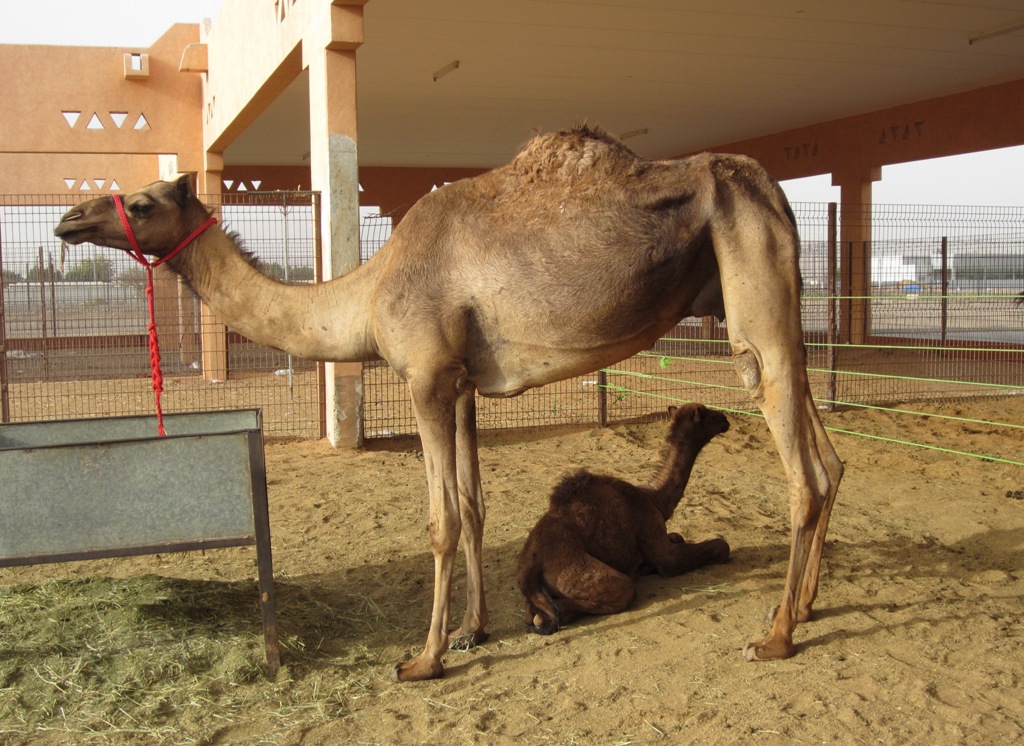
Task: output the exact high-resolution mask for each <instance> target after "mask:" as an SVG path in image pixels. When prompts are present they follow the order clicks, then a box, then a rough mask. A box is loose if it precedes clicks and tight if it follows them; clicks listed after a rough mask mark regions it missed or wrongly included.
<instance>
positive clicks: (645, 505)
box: [518, 404, 729, 635]
mask: <svg viewBox="0 0 1024 746" xmlns="http://www.w3.org/2000/svg"><path fill="white" fill-rule="evenodd" d="M669 413H670V414H671V415H672V423H671V425H670V427H669V433H668V438H667V440H668V445H669V452H668V455H667V456H666V458H665V463H664V464H663V465H662V468H661V473H660V474H659V476H658V478H657V479H656V480H655V482H654V483H653V484H652V485H650V486H647V487H637V486H635V485H632V484H630V483H629V482H625V481H623V480H621V479H616V478H614V477H609V476H603V475H599V474H592V473H591V472H589V471H587V470H585V469H581V470H580V471H578V472H576V473H575V474H573V475H572V476H569V477H566V478H565V479H563V480H562V481H561V482H560V483H559V484H558V486H556V487H555V489H554V491H553V492H552V493H551V498H550V507H549V508H548V511H547V513H545V514H544V515H543V516H542V517H541V519H540V520H539V521H538V522H537V525H536V526H534V527H533V530H532V531H530V535H529V536H528V537H527V539H526V545H525V546H524V547H523V551H522V553H521V554H520V555H519V572H518V583H519V590H521V591H522V592H523V595H524V596H526V626H527V628H528V629H529V631H530V632H536V633H538V634H542V635H550V634H552V633H553V632H557V631H558V629H559V627H561V626H562V625H563V624H566V623H567V622H570V621H572V620H573V619H575V618H576V617H578V616H579V615H581V614H614V613H617V612H620V611H623V610H625V608H626V607H627V606H629V604H630V603H632V601H633V599H634V598H635V597H636V587H635V585H634V583H633V579H634V578H635V577H636V576H637V575H639V574H644V573H651V572H657V573H658V574H659V575H661V576H663V577H670V576H673V575H680V574H681V573H684V572H687V571H688V570H693V569H695V568H698V567H701V566H703V565H708V564H712V563H715V562H725V561H726V560H728V559H729V545H728V544H727V543H726V542H725V540H724V539H720V538H719V539H710V540H709V541H702V542H698V543H695V544H691V543H687V542H686V541H684V540H683V538H682V537H681V536H680V535H679V534H676V533H668V531H667V530H666V528H665V523H666V521H668V519H669V518H671V517H672V512H673V511H674V510H675V509H676V505H678V504H679V500H680V499H681V498H682V496H683V491H684V490H685V489H686V483H687V482H688V481H689V479H690V472H691V470H692V469H693V463H694V461H696V459H697V454H698V453H700V451H701V449H702V448H703V447H704V446H705V445H707V444H708V443H709V442H710V441H711V439H712V438H714V437H715V436H716V435H718V434H719V433H724V432H725V431H726V430H728V429H729V420H728V419H727V418H726V416H725V415H724V414H722V413H721V412H715V411H712V410H709V409H707V408H705V407H704V406H702V405H700V404H687V405H685V406H682V407H679V408H678V409H677V408H676V407H669Z"/></svg>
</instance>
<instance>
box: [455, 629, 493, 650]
mask: <svg viewBox="0 0 1024 746" xmlns="http://www.w3.org/2000/svg"><path fill="white" fill-rule="evenodd" d="M488 637H489V635H488V634H487V633H486V632H483V631H480V632H466V633H459V632H456V633H454V634H452V636H451V637H450V638H449V639H448V649H449V650H458V651H460V652H465V651H467V650H472V649H473V648H475V647H476V646H477V645H482V644H483V643H485V642H486V641H487V638H488Z"/></svg>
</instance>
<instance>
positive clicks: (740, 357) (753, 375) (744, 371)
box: [732, 350, 762, 401]
mask: <svg viewBox="0 0 1024 746" xmlns="http://www.w3.org/2000/svg"><path fill="white" fill-rule="evenodd" d="M732 359H733V362H734V363H735V365H736V373H737V374H738V375H739V377H740V380H741V381H743V385H744V386H745V387H746V389H747V391H748V392H750V395H751V396H752V397H753V398H754V399H755V400H756V401H760V399H761V383H762V382H761V364H760V362H758V359H757V355H755V354H754V352H753V351H752V350H744V351H743V352H736V353H734V354H733V358H732Z"/></svg>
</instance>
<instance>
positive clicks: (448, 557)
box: [391, 372, 461, 681]
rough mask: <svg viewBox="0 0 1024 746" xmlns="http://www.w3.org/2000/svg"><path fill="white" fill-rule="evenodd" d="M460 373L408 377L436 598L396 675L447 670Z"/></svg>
mask: <svg viewBox="0 0 1024 746" xmlns="http://www.w3.org/2000/svg"><path fill="white" fill-rule="evenodd" d="M458 378H459V377H458V375H457V374H456V373H454V372H452V373H442V374H441V375H439V376H434V377H432V378H431V379H430V380H428V381H426V382H422V383H421V382H420V381H419V380H412V379H410V381H409V390H410V393H411V394H412V403H413V411H414V412H415V415H416V423H417V426H418V427H419V431H420V440H421V442H422V444H423V462H424V466H425V467H426V470H427V489H428V492H429V497H430V547H431V549H432V551H433V553H434V601H433V611H432V612H431V615H430V631H429V632H428V633H427V642H426V645H424V647H423V652H422V653H420V654H419V655H418V656H416V657H415V658H413V659H412V660H408V661H405V662H403V663H399V664H397V665H396V666H395V667H394V669H393V670H392V672H391V679H392V680H393V681H420V680H423V679H437V678H441V677H442V676H444V666H443V664H442V663H441V657H442V656H443V655H444V654H445V652H446V651H447V650H448V619H449V609H450V606H451V589H452V573H453V571H454V569H455V558H456V553H457V551H458V546H459V534H460V532H461V518H460V515H459V496H458V477H457V468H456V456H455V400H456V387H457V381H458Z"/></svg>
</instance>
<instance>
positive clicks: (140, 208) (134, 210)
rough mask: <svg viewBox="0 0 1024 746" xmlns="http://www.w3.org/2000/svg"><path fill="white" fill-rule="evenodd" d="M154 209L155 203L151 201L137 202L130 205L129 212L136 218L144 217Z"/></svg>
mask: <svg viewBox="0 0 1024 746" xmlns="http://www.w3.org/2000/svg"><path fill="white" fill-rule="evenodd" d="M152 210H153V205H152V204H151V203H149V202H136V203H134V204H132V205H129V206H128V212H130V213H131V214H132V216H134V217H136V218H144V217H146V216H147V215H149V213H150V212H151V211H152Z"/></svg>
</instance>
